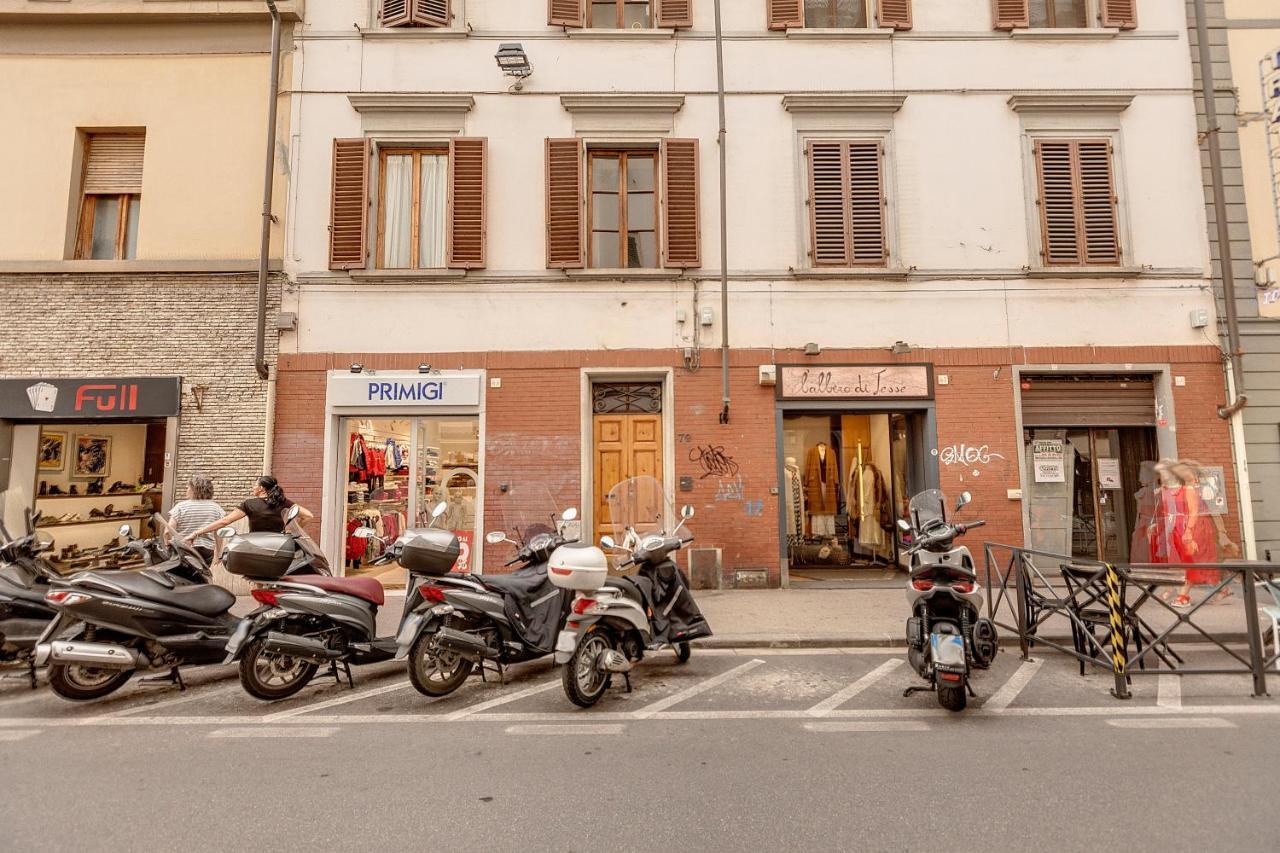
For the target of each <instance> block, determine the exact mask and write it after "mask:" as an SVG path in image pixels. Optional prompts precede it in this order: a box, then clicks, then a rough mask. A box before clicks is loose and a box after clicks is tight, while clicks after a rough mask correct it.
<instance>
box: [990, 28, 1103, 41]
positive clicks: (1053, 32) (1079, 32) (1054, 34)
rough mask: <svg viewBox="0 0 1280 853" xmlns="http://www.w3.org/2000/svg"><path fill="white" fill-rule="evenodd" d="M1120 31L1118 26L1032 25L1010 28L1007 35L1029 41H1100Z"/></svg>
mask: <svg viewBox="0 0 1280 853" xmlns="http://www.w3.org/2000/svg"><path fill="white" fill-rule="evenodd" d="M1120 32H1121V30H1120V28H1119V27H1034V28H1028V29H1017V30H1011V31H1010V32H1009V35H1010V36H1011V37H1012V38H1016V39H1030V40H1031V41H1089V40H1099V41H1102V40H1106V39H1113V38H1115V37H1116V36H1118V35H1120Z"/></svg>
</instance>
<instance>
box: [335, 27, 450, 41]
mask: <svg viewBox="0 0 1280 853" xmlns="http://www.w3.org/2000/svg"><path fill="white" fill-rule="evenodd" d="M360 34H361V35H362V36H364V37H365V38H369V39H391V40H395V39H464V38H466V37H467V36H468V35H469V33H468V32H467V30H466V29H465V28H464V27H371V28H369V29H367V30H361V31H360Z"/></svg>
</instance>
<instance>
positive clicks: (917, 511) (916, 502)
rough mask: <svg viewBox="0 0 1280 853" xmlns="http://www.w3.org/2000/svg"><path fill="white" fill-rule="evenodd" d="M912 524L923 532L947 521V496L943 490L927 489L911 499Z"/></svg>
mask: <svg viewBox="0 0 1280 853" xmlns="http://www.w3.org/2000/svg"><path fill="white" fill-rule="evenodd" d="M908 509H909V511H910V513H911V524H912V525H913V526H914V527H915V529H916V530H918V531H923V530H924V529H925V528H926V527H929V526H931V525H933V524H935V523H937V522H945V521H946V520H947V496H946V495H944V494H943V493H942V490H941V489H927V490H925V491H923V492H921V493H920V494H918V495H916V496H915V497H913V498H912V499H911V504H910V506H909V508H908Z"/></svg>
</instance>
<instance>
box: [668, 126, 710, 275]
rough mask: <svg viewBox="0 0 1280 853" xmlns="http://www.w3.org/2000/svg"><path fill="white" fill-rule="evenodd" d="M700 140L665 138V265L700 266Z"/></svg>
mask: <svg viewBox="0 0 1280 853" xmlns="http://www.w3.org/2000/svg"><path fill="white" fill-rule="evenodd" d="M698 225H699V223H698V140H696V139H664V140H663V141H662V257H663V263H662V265H663V266H665V267H681V268H689V267H698V266H701V265H702V262H701V260H700V257H701V255H700V247H701V242H702V241H701V240H700V239H699V234H700V230H699V227H698Z"/></svg>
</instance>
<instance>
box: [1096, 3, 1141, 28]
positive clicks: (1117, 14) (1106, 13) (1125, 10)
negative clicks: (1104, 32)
mask: <svg viewBox="0 0 1280 853" xmlns="http://www.w3.org/2000/svg"><path fill="white" fill-rule="evenodd" d="M1102 26H1104V27H1119V28H1120V29H1122V30H1132V29H1134V28H1135V27H1137V26H1138V0H1102Z"/></svg>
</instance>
